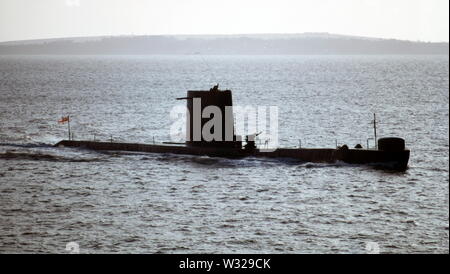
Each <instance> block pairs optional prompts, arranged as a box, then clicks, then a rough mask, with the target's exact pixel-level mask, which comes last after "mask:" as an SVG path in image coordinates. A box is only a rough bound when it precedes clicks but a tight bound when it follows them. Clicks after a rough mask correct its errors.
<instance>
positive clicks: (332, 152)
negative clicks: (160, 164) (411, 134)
mask: <svg viewBox="0 0 450 274" xmlns="http://www.w3.org/2000/svg"><path fill="white" fill-rule="evenodd" d="M55 146H56V147H77V148H85V149H92V150H111V151H114V150H116V151H136V152H149V153H172V154H185V155H205V156H210V157H224V158H244V157H249V156H251V157H267V158H291V159H296V160H299V161H302V162H312V163H334V162H336V161H342V162H345V163H349V164H369V165H376V166H380V167H383V168H388V169H394V170H406V169H407V167H408V161H409V154H410V151H409V150H407V149H404V150H399V151H383V150H371V149H345V150H342V149H330V148H279V149H275V150H263V149H254V150H250V151H249V150H245V149H242V148H225V147H192V146H185V145H180V144H179V145H165V144H163V145H156V144H137V143H115V142H95V141H74V140H63V141H60V142H59V143H57V144H56V145H55Z"/></svg>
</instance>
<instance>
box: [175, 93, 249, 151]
mask: <svg viewBox="0 0 450 274" xmlns="http://www.w3.org/2000/svg"><path fill="white" fill-rule="evenodd" d="M177 99H185V100H186V101H187V102H186V104H187V112H188V113H187V119H186V145H187V146H191V147H220V148H241V147H242V142H241V140H240V138H239V137H238V136H236V135H235V132H234V117H233V98H232V92H231V90H219V85H218V84H217V85H215V86H214V87H213V88H211V89H210V90H188V91H187V97H183V98H177ZM213 119H215V122H214V121H213ZM218 121H220V123H217V122H218ZM205 133H211V135H214V136H215V138H213V139H212V140H211V137H208V136H206V135H205Z"/></svg>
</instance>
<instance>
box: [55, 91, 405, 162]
mask: <svg viewBox="0 0 450 274" xmlns="http://www.w3.org/2000/svg"><path fill="white" fill-rule="evenodd" d="M177 100H186V102H187V103H186V105H187V111H188V112H189V113H193V112H194V111H196V110H195V108H196V104H197V107H200V109H199V111H203V110H204V109H206V108H208V107H211V106H212V107H216V108H218V109H220V111H221V112H222V113H225V115H222V123H221V127H222V128H221V130H220V134H221V135H222V136H221V137H222V138H218V139H219V140H217V139H213V140H207V139H206V138H204V137H203V136H202V134H201V130H202V128H203V126H204V125H205V124H206V123H208V122H209V121H210V119H212V118H204V117H201V118H200V119H199V121H196V119H194V116H195V115H188V118H187V119H186V141H185V142H184V143H172V142H163V143H161V144H155V143H153V144H140V143H124V142H112V140H111V142H107V141H103V142H102V141H88V140H85V141H83V140H72V138H70V137H69V140H62V141H60V142H58V143H57V144H55V145H54V146H55V147H73V148H83V149H91V150H107V151H133V152H148V153H171V154H184V155H197V156H209V157H224V158H245V157H257V158H287V159H294V160H298V161H299V162H311V163H335V162H339V161H340V162H344V163H348V164H356V165H372V166H376V167H381V168H386V169H392V170H398V171H404V170H406V169H407V168H408V161H409V155H410V151H409V150H408V149H406V148H405V140H404V139H402V138H399V137H384V138H379V139H377V137H376V119H375V117H374V121H373V122H374V131H375V144H376V145H375V148H373V149H370V148H369V147H367V148H365V149H364V148H362V146H361V145H357V146H356V147H355V148H349V147H348V146H347V145H343V146H340V147H336V148H301V147H299V148H276V149H263V148H258V147H257V146H256V144H255V138H256V136H257V135H258V134H253V135H247V136H246V137H245V141H243V140H242V137H241V136H237V135H235V133H234V118H233V112H232V111H227V109H231V110H232V106H233V101H232V92H231V90H220V89H219V88H218V85H215V86H214V87H213V88H211V89H209V90H188V91H187V96H186V97H181V98H177ZM214 130H216V129H214ZM69 136H70V133H69ZM193 136H197V138H194V137H193ZM244 143H245V144H244Z"/></svg>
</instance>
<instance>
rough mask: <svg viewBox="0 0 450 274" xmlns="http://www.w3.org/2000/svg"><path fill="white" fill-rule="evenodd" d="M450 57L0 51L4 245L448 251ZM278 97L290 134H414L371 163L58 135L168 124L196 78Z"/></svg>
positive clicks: (199, 84)
mask: <svg viewBox="0 0 450 274" xmlns="http://www.w3.org/2000/svg"><path fill="white" fill-rule="evenodd" d="M448 65H449V62H448V56H311V57H306V56H277V57H272V56H264V57H263V56H259V57H258V56H252V57H247V56H223V57H221V56H156V57H155V56H153V57H140V56H133V57H130V56H101V57H95V56H58V57H55V56H39V57H37V56H36V57H33V56H31V57H30V56H27V57H25V56H22V57H20V56H16V57H14V56H13V57H0V96H1V97H0V206H1V208H0V252H2V253H6V252H14V253H27V252H40V253H41V252H42V253H49V252H63V253H64V252H66V251H65V248H66V244H67V243H68V242H72V241H74V242H77V243H78V244H79V246H80V249H81V252H88V253H97V252H107V253H114V252H126V253H156V252H162V253H181V252H186V253H200V252H205V253H225V252H231V253H234V252H246V253H247V252H251V253H268V252H275V253H365V252H366V244H367V243H368V242H376V243H378V245H379V247H380V250H381V252H388V253H418V252H425V253H448V252H449V248H448V237H449V234H448V233H449V230H448V229H449V225H448V215H449V214H448V213H449V207H448V205H449V200H448V195H449V192H448V189H449V139H448V133H449V132H448V128H449V94H448V92H449V71H448ZM216 82H219V83H220V84H221V87H223V88H230V89H232V90H233V91H234V94H233V97H234V98H233V99H234V103H235V104H236V105H276V106H279V119H280V125H279V127H280V133H279V134H280V143H281V145H282V146H296V145H297V144H298V139H299V138H301V139H302V144H303V146H309V147H321V146H325V147H334V145H335V139H338V141H339V143H340V144H343V143H346V144H349V145H351V146H354V145H355V144H356V143H362V144H363V145H365V143H366V139H367V138H368V137H371V135H372V129H371V125H370V120H371V119H372V113H373V112H376V113H377V114H378V117H379V119H380V125H379V135H380V136H401V137H404V138H405V139H406V142H407V146H408V147H409V148H410V149H411V159H410V168H409V169H408V170H407V171H406V172H402V173H398V172H387V171H383V170H377V169H374V168H371V167H365V166H349V165H345V164H340V163H338V164H333V165H328V164H311V163H303V164H299V163H294V162H289V161H277V160H261V159H251V158H250V159H244V160H226V159H219V158H208V157H192V156H174V155H157V154H141V153H107V152H105V153H98V152H93V151H86V150H77V149H68V148H53V147H51V145H52V144H54V143H56V142H57V141H59V140H60V139H63V138H65V136H66V127H65V126H64V125H58V124H57V123H56V121H57V119H58V118H60V117H61V116H62V115H65V114H71V115H72V118H73V121H72V129H73V131H74V132H75V138H76V139H92V138H93V135H94V134H95V135H96V138H97V139H103V140H107V139H109V138H110V136H111V135H112V136H113V138H114V139H115V140H116V141H129V142H152V140H153V136H154V137H155V140H156V141H157V142H158V141H165V140H167V139H168V138H169V137H168V135H169V127H170V125H171V123H172V121H171V120H170V118H169V111H170V109H171V108H172V107H173V106H175V105H177V104H181V103H182V102H180V101H176V100H175V98H176V97H182V96H184V95H185V92H186V90H187V89H206V88H209V87H210V86H211V85H212V84H214V83H216Z"/></svg>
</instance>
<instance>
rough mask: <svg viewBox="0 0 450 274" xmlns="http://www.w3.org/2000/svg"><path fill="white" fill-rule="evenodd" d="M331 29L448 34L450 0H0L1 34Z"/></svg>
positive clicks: (421, 36) (427, 36) (444, 37)
mask: <svg viewBox="0 0 450 274" xmlns="http://www.w3.org/2000/svg"><path fill="white" fill-rule="evenodd" d="M303 32H329V33H336V34H348V35H359V36H369V37H380V38H397V39H407V40H421V41H445V42H448V41H449V0H220V1H217V0H0V41H13V40H27V39H42V38H59V37H74V36H99V35H130V34H134V35H141V34H240V33H303Z"/></svg>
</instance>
